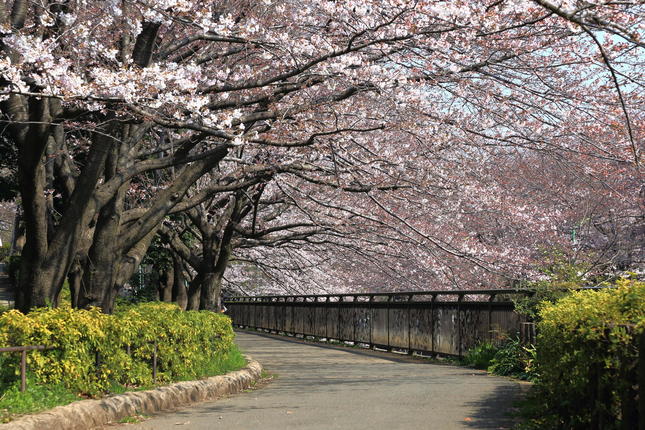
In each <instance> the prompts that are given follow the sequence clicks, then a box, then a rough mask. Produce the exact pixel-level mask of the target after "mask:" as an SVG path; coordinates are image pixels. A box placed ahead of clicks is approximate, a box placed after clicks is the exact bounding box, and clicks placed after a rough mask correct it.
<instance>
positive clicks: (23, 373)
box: [0, 340, 159, 393]
mask: <svg viewBox="0 0 645 430" xmlns="http://www.w3.org/2000/svg"><path fill="white" fill-rule="evenodd" d="M150 344H152V345H153V350H152V382H153V384H156V383H157V373H158V365H157V361H158V355H159V349H158V345H157V341H156V340H154V341H152V342H150ZM47 349H55V347H53V346H45V345H26V346H7V347H2V348H0V353H1V352H20V353H21V354H20V391H21V392H23V393H24V392H25V390H26V389H27V352H28V351H37V350H47ZM127 353H128V355H130V353H131V351H130V345H128V346H127ZM94 365H95V367H96V368H97V369H98V368H99V367H100V366H101V355H100V354H99V353H98V352H96V354H95V363H94Z"/></svg>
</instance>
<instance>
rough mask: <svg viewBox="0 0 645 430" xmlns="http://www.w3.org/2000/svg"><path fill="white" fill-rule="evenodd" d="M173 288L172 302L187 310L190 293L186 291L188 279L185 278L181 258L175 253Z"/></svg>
mask: <svg viewBox="0 0 645 430" xmlns="http://www.w3.org/2000/svg"><path fill="white" fill-rule="evenodd" d="M172 264H173V275H174V280H173V288H172V301H173V302H176V303H177V305H178V306H179V307H180V308H181V309H182V310H186V307H187V306H188V291H186V284H185V282H186V278H185V276H184V266H183V264H182V263H181V258H180V257H179V256H178V255H175V254H174V253H173V256H172Z"/></svg>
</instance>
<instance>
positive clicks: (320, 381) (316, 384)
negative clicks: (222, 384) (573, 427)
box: [127, 332, 522, 430]
mask: <svg viewBox="0 0 645 430" xmlns="http://www.w3.org/2000/svg"><path fill="white" fill-rule="evenodd" d="M237 343H238V344H239V345H240V347H241V348H242V350H243V351H244V352H246V353H248V354H251V355H252V356H253V358H254V359H256V360H258V361H259V362H260V363H261V364H262V366H263V367H264V368H265V370H266V371H268V372H270V373H274V374H276V377H275V380H273V381H272V382H271V383H270V384H268V385H267V386H266V387H264V388H261V389H258V390H253V391H249V392H246V393H242V394H239V395H235V396H232V397H228V398H225V399H220V400H218V401H216V402H206V403H201V404H199V405H196V406H194V407H192V408H189V409H184V410H180V411H176V412H171V413H165V414H162V415H157V416H155V417H153V418H152V419H149V420H147V421H145V422H143V423H140V424H136V425H128V426H127V427H129V428H131V429H141V430H143V429H146V430H151V429H155V430H164V429H178V428H190V429H198V430H199V429H226V430H256V429H257V430H260V429H261V430H283V429H307V430H309V429H316V430H317V429H320V430H323V429H324V430H330V429H352V430H357V429H366V430H367V429H369V430H374V429H377V430H378V429H388V430H392V429H437V430H451V429H508V428H511V427H512V426H513V424H514V422H513V420H512V419H511V418H510V417H509V416H508V413H509V412H511V410H512V405H513V402H514V401H515V400H517V399H518V398H519V397H520V396H521V392H522V389H521V387H520V383H518V382H515V381H512V380H510V379H506V378H501V377H495V376H490V375H487V374H486V373H485V372H480V371H477V370H472V369H468V368H464V367H458V366H451V365H443V364H431V363H429V362H427V361H425V360H421V359H414V358H409V357H406V356H401V357H399V356H397V355H395V354H388V353H380V352H374V351H361V350H358V349H354V348H343V347H333V346H327V345H323V344H312V343H305V342H302V341H300V340H296V339H293V338H286V337H280V336H273V335H264V334H259V333H252V332H238V334H237Z"/></svg>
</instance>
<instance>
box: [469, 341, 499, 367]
mask: <svg viewBox="0 0 645 430" xmlns="http://www.w3.org/2000/svg"><path fill="white" fill-rule="evenodd" d="M496 353H497V347H496V346H495V345H494V344H492V343H490V342H482V343H480V344H479V345H477V346H476V347H474V348H472V349H470V350H468V352H467V353H466V355H465V356H464V359H463V361H464V363H465V364H467V365H468V366H473V367H474V368H475V369H488V366H490V363H491V360H492V359H493V357H495V354H496Z"/></svg>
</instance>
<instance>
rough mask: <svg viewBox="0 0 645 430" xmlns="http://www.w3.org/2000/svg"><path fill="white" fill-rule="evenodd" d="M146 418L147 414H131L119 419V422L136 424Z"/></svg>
mask: <svg viewBox="0 0 645 430" xmlns="http://www.w3.org/2000/svg"><path fill="white" fill-rule="evenodd" d="M147 419H148V416H147V415H132V416H129V417H125V418H122V419H121V420H119V423H120V424H138V423H140V422H142V421H145V420H147Z"/></svg>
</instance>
